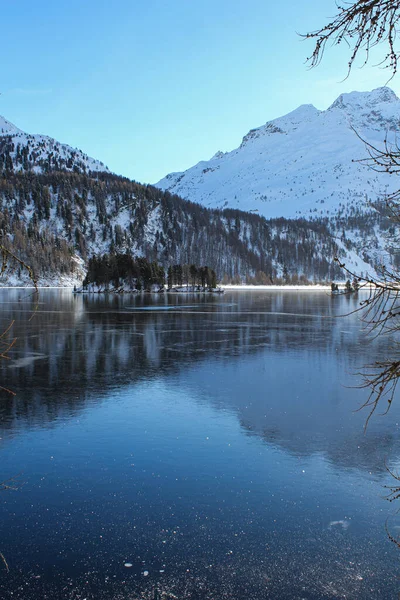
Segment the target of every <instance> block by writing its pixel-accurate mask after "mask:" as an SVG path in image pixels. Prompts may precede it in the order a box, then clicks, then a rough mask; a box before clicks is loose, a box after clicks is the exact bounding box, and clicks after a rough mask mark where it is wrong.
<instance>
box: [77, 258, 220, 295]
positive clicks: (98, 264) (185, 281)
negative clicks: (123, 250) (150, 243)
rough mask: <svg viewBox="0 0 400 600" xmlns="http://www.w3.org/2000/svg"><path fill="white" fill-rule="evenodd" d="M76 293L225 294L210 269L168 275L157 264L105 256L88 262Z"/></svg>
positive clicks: (176, 269)
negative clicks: (83, 277) (84, 275)
mask: <svg viewBox="0 0 400 600" xmlns="http://www.w3.org/2000/svg"><path fill="white" fill-rule="evenodd" d="M74 291H75V292H76V293H102V292H113V293H123V292H134V293H137V292H153V293H163V292H186V293H187V292H191V293H206V292H207V293H219V294H221V293H223V290H222V288H220V287H218V286H217V276H216V273H215V271H214V270H213V269H211V268H210V267H207V266H203V267H198V266H196V265H187V264H184V265H182V264H177V265H170V266H169V267H168V269H167V273H166V272H165V269H164V267H163V266H162V265H160V264H159V263H157V262H156V261H152V262H150V261H149V260H147V259H146V258H144V257H142V256H139V257H136V258H134V257H133V256H131V255H130V254H104V255H103V256H93V257H92V258H90V259H89V262H88V270H87V274H86V277H85V279H84V281H83V283H82V286H81V287H80V288H77V289H74Z"/></svg>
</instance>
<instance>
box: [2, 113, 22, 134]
mask: <svg viewBox="0 0 400 600" xmlns="http://www.w3.org/2000/svg"><path fill="white" fill-rule="evenodd" d="M16 133H22V132H21V130H20V129H18V127H16V126H15V125H13V124H12V123H10V121H7V119H5V118H4V117H2V116H1V115H0V136H2V135H15V134H16Z"/></svg>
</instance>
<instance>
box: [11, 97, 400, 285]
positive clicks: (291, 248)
mask: <svg viewBox="0 0 400 600" xmlns="http://www.w3.org/2000/svg"><path fill="white" fill-rule="evenodd" d="M399 119H400V101H399V100H398V99H397V97H396V96H395V94H394V93H393V92H392V91H391V90H390V89H388V88H380V89H378V90H374V91H373V92H371V93H356V92H354V93H352V94H345V95H342V96H340V97H339V98H338V100H336V102H335V103H334V104H333V105H332V106H331V107H330V108H329V109H328V110H327V111H323V112H320V111H318V110H317V109H315V108H314V107H312V106H305V107H300V108H299V109H297V110H296V111H294V112H293V113H290V114H289V115H287V116H286V117H282V118H280V119H276V120H274V121H271V122H270V123H267V124H266V125H264V126H263V127H260V128H258V129H254V130H252V131H250V132H249V133H248V134H247V135H246V136H245V137H244V138H243V142H242V144H241V145H240V147H239V148H238V149H237V150H234V151H232V152H229V153H226V154H223V153H217V154H216V155H215V156H214V157H213V158H212V159H211V160H210V161H208V162H202V163H199V164H198V165H196V166H195V167H192V168H191V169H189V170H188V171H186V172H184V173H179V174H172V175H168V176H167V177H166V178H164V179H163V180H161V181H160V182H159V183H158V184H157V186H158V187H153V186H150V185H141V184H139V183H136V182H134V181H130V180H128V179H126V178H124V177H120V176H117V175H114V174H112V173H110V171H109V170H108V169H107V167H106V166H105V165H104V164H103V163H101V162H100V161H98V160H95V159H92V158H90V157H88V156H87V155H85V154H84V153H83V152H81V151H80V150H77V149H74V148H71V147H70V146H67V145H65V144H61V143H60V142H57V141H55V140H53V139H52V138H49V137H46V136H43V135H30V134H27V133H24V132H22V131H21V130H19V129H18V128H17V127H15V126H14V125H12V124H11V123H10V122H9V121H7V120H6V119H4V118H3V117H0V237H1V240H2V242H3V243H4V244H6V245H8V247H10V248H11V249H12V250H13V251H14V252H16V253H17V254H18V256H21V257H22V258H24V259H25V260H26V261H27V262H28V263H29V264H31V265H32V266H33V267H34V269H35V271H36V273H37V275H38V276H39V277H40V278H41V280H40V282H41V283H42V284H46V283H48V284H50V283H51V284H55V285H60V284H67V283H69V284H71V283H78V282H80V281H81V280H82V279H83V277H84V272H85V266H86V264H87V260H88V258H89V257H90V256H91V255H93V254H104V253H105V252H114V251H115V252H129V253H131V254H134V255H136V256H141V255H144V256H146V257H147V258H149V259H150V260H158V261H159V262H160V263H161V264H163V265H164V266H165V267H167V266H168V265H169V264H173V263H194V264H202V265H205V264H206V265H208V266H209V267H211V268H213V269H214V270H215V271H216V272H217V275H218V276H219V278H220V279H222V278H224V279H225V280H226V281H230V280H234V281H240V280H242V281H243V280H246V279H247V280H248V281H253V280H254V278H255V279H256V280H257V281H259V282H261V281H262V282H267V281H268V282H271V281H273V282H274V281H276V280H277V279H279V278H283V279H284V280H285V281H288V282H289V281H292V282H296V281H298V279H299V278H303V279H304V278H307V279H311V280H318V281H319V280H330V279H332V278H338V277H339V276H340V272H339V270H338V268H337V266H335V265H333V263H332V260H333V257H334V256H339V257H340V258H341V259H342V261H344V262H346V263H347V264H348V265H349V266H350V267H352V268H353V269H354V270H356V271H357V272H364V273H365V272H366V271H368V270H370V271H371V270H373V268H374V266H375V265H376V264H378V263H379V262H380V261H382V260H385V261H388V260H389V259H390V260H395V261H396V260H397V250H396V249H395V241H396V238H397V230H396V226H395V225H393V224H392V223H391V222H390V221H389V219H388V218H387V215H386V214H385V209H384V206H383V204H382V203H380V202H379V199H380V195H381V194H382V193H384V192H385V191H390V190H392V189H394V187H395V186H396V183H397V182H396V179H395V178H393V177H390V176H387V175H385V174H379V173H375V172H373V171H371V170H369V169H367V168H365V167H363V166H362V165H360V164H359V163H357V162H352V160H353V159H357V158H362V157H363V156H365V148H364V145H363V143H362V142H361V140H360V139H359V138H358V137H357V135H356V134H355V132H354V130H353V128H354V129H356V130H357V132H358V133H359V134H360V136H361V137H364V138H365V139H367V140H368V141H370V142H372V143H377V144H382V142H383V139H384V137H385V135H386V134H388V135H389V136H390V135H394V133H395V132H396V131H397V129H398V125H399ZM160 188H161V189H160ZM179 196H184V199H182V198H181V197H179ZM368 201H369V202H368ZM24 280H25V275H24V273H23V271H21V270H20V269H18V268H15V270H14V272H13V273H10V272H9V271H8V272H7V275H3V276H2V278H1V279H0V284H2V285H6V284H10V283H13V284H17V283H20V282H21V281H24Z"/></svg>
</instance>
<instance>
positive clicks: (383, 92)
mask: <svg viewBox="0 0 400 600" xmlns="http://www.w3.org/2000/svg"><path fill="white" fill-rule="evenodd" d="M397 102H399V99H398V97H397V96H396V94H395V93H394V91H393V90H392V89H391V88H389V87H379V88H376V89H375V90H372V91H371V92H349V93H346V94H340V96H339V97H338V98H336V100H335V102H333V104H331V106H330V107H329V109H328V110H330V109H333V108H341V109H353V110H360V109H362V108H366V107H371V108H372V107H374V106H376V105H378V104H394V103H397Z"/></svg>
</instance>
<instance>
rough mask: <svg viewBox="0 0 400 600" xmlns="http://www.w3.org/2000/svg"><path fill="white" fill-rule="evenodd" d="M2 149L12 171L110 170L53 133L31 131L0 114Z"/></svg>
mask: <svg viewBox="0 0 400 600" xmlns="http://www.w3.org/2000/svg"><path fill="white" fill-rule="evenodd" d="M0 153H1V154H2V155H3V157H4V161H7V165H6V166H8V167H11V166H12V170H13V171H34V172H36V173H40V172H43V171H51V170H60V169H62V170H67V171H75V172H79V173H88V172H90V171H96V172H101V171H108V168H107V167H106V166H105V165H104V164H103V163H102V162H100V161H99V160H95V159H94V158H90V156H87V154H84V153H83V152H82V151H81V150H79V149H77V148H71V146H68V145H67V144H61V143H60V142H57V141H56V140H54V139H53V138H51V137H48V136H45V135H40V134H35V135H31V134H28V133H25V132H23V131H21V130H20V129H18V127H16V126H15V125H13V124H12V123H10V122H9V121H7V119H5V118H4V117H2V116H1V115H0Z"/></svg>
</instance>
